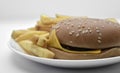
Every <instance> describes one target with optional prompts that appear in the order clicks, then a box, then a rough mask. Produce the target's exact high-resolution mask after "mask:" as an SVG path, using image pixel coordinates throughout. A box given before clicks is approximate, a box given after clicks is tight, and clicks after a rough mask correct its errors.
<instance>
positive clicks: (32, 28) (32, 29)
mask: <svg viewBox="0 0 120 73" xmlns="http://www.w3.org/2000/svg"><path fill="white" fill-rule="evenodd" d="M27 30H31V31H36V28H35V27H31V28H28V29H27Z"/></svg>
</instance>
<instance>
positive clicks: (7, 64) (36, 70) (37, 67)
mask: <svg viewBox="0 0 120 73" xmlns="http://www.w3.org/2000/svg"><path fill="white" fill-rule="evenodd" d="M35 23H36V19H35V20H33V21H17V20H14V21H10V20H9V21H0V73H120V63H118V64H114V65H110V66H105V67H99V68H91V69H66V68H56V67H51V66H47V65H43V64H40V63H36V62H33V61H30V60H28V59H25V58H23V57H21V56H19V55H16V54H14V53H13V52H12V51H11V50H10V49H9V48H8V46H7V43H8V41H9V39H10V35H11V32H12V30H13V29H20V28H27V27H31V26H34V25H35Z"/></svg>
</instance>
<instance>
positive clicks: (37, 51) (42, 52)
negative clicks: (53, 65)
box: [31, 45, 55, 58]
mask: <svg viewBox="0 0 120 73" xmlns="http://www.w3.org/2000/svg"><path fill="white" fill-rule="evenodd" d="M31 51H32V53H33V54H34V55H36V56H38V57H44V58H54V56H55V54H54V53H53V52H51V51H50V50H48V49H46V48H42V47H39V46H36V45H33V46H32V49H31Z"/></svg>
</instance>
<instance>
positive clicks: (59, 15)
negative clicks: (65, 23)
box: [56, 14, 71, 19]
mask: <svg viewBox="0 0 120 73" xmlns="http://www.w3.org/2000/svg"><path fill="white" fill-rule="evenodd" d="M56 18H65V19H66V18H71V16H67V15H61V14H56Z"/></svg>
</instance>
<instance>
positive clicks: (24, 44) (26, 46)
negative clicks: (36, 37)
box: [18, 40, 33, 55]
mask: <svg viewBox="0 0 120 73" xmlns="http://www.w3.org/2000/svg"><path fill="white" fill-rule="evenodd" d="M18 43H19V45H20V46H21V47H22V48H23V49H24V50H25V52H26V53H28V54H30V55H33V54H32V51H31V48H32V45H33V42H32V41H30V40H23V41H20V42H18Z"/></svg>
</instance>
